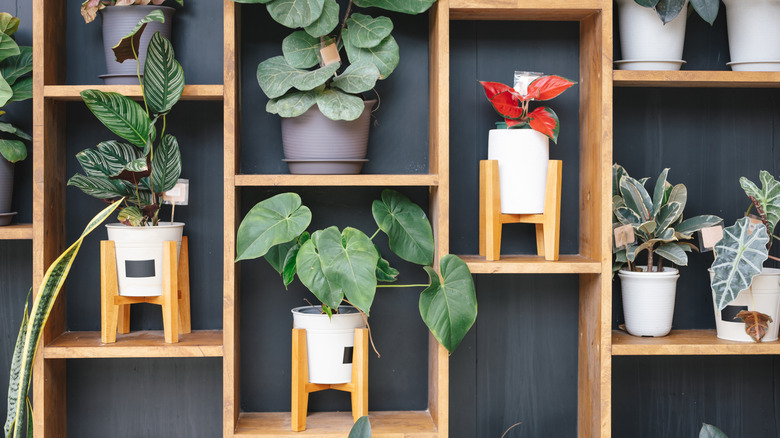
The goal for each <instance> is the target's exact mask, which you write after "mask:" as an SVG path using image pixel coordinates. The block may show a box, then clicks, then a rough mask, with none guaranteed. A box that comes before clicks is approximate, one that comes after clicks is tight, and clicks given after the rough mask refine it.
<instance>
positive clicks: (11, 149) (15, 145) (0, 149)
mask: <svg viewBox="0 0 780 438" xmlns="http://www.w3.org/2000/svg"><path fill="white" fill-rule="evenodd" d="M0 155H2V158H4V159H6V160H8V161H9V162H11V163H16V162H17V161H22V160H24V159H25V158H27V147H26V146H25V145H24V143H22V142H21V141H19V140H7V139H0Z"/></svg>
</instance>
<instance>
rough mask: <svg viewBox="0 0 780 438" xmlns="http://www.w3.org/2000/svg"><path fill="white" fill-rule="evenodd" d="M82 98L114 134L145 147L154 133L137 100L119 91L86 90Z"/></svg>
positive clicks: (82, 93)
mask: <svg viewBox="0 0 780 438" xmlns="http://www.w3.org/2000/svg"><path fill="white" fill-rule="evenodd" d="M81 98H82V99H84V103H86V104H87V107H88V108H89V110H90V111H92V114H94V115H95V117H97V118H98V120H100V121H101V122H102V123H103V124H104V125H105V126H106V128H108V129H110V130H111V131H112V132H113V133H114V134H116V135H118V136H120V137H122V138H124V139H125V140H127V141H129V142H130V143H132V144H134V145H136V146H138V147H140V148H143V147H144V146H146V141H147V139H148V138H149V137H150V133H153V129H152V127H151V122H150V120H149V117H147V115H146V111H144V109H143V108H142V107H141V105H139V104H138V103H137V102H135V101H133V100H132V99H130V98H129V97H125V96H123V95H121V94H119V93H114V92H102V91H99V90H84V91H82V92H81Z"/></svg>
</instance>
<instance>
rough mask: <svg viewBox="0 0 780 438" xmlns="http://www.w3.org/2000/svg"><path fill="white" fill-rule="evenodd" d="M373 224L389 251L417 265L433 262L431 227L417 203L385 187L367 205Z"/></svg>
mask: <svg viewBox="0 0 780 438" xmlns="http://www.w3.org/2000/svg"><path fill="white" fill-rule="evenodd" d="M371 212H372V214H373V216H374V221H376V224H377V226H379V229H381V230H382V231H383V232H384V233H385V234H387V237H388V239H389V243H390V250H391V251H393V252H394V253H395V254H397V255H398V256H399V257H401V258H402V259H404V260H406V261H408V262H412V263H417V264H418V265H431V264H433V250H434V242H433V230H432V228H431V223H430V222H429V221H428V217H427V216H426V215H425V212H424V211H423V210H422V208H420V206H419V205H417V204H415V203H414V202H412V201H411V200H410V199H409V198H407V197H406V196H404V195H402V194H401V193H399V192H397V191H395V190H390V189H385V190H383V191H382V199H381V200H375V201H374V203H373V204H372V206H371Z"/></svg>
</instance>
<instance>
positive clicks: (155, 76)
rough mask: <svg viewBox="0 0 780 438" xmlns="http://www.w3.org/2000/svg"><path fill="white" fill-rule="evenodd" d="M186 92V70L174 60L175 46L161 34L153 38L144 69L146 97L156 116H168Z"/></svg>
mask: <svg viewBox="0 0 780 438" xmlns="http://www.w3.org/2000/svg"><path fill="white" fill-rule="evenodd" d="M183 92H184V70H183V69H182V68H181V65H180V64H179V62H178V61H176V59H174V53H173V46H172V45H171V42H170V41H168V40H167V39H165V38H164V37H163V36H162V35H160V33H159V32H157V33H155V34H154V36H152V40H151V41H150V42H149V48H148V49H147V52H146V65H145V67H144V97H145V98H146V104H147V105H149V110H150V111H151V112H152V113H154V114H166V113H168V111H170V110H171V108H172V107H173V105H174V104H176V102H178V101H179V99H181V94H182V93H183Z"/></svg>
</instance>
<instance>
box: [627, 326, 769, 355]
mask: <svg viewBox="0 0 780 438" xmlns="http://www.w3.org/2000/svg"><path fill="white" fill-rule="evenodd" d="M729 354H740V355H757V354H780V341H774V342H761V343H752V342H736V341H727V340H724V339H719V338H718V337H717V334H716V333H715V330H672V332H671V333H670V334H669V335H668V336H662V337H658V338H646V337H637V336H631V335H629V334H628V333H626V332H624V331H621V330H613V331H612V355H613V356H651V355H659V356H664V355H666V356H669V355H678V356H679V355H686V356H694V355H729Z"/></svg>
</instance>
